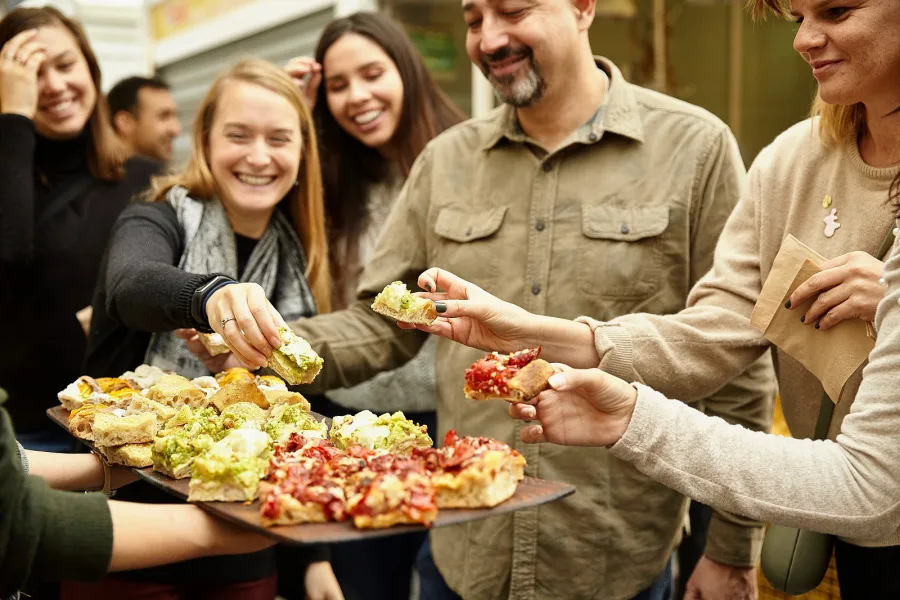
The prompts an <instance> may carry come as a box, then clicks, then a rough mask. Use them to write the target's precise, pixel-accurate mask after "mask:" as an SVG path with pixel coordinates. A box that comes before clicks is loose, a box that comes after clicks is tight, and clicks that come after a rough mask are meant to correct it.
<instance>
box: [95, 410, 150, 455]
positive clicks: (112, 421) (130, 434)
mask: <svg viewBox="0 0 900 600" xmlns="http://www.w3.org/2000/svg"><path fill="white" fill-rule="evenodd" d="M91 429H92V433H93V436H94V442H95V443H96V444H97V445H98V446H122V445H124V444H146V443H149V442H152V441H153V438H154V436H156V432H157V431H158V429H159V423H158V422H157V420H156V414H155V413H152V412H149V413H139V414H128V413H127V412H126V411H125V410H123V409H121V408H113V409H104V410H101V411H98V412H97V413H96V414H95V415H94V423H93V425H92V428H91Z"/></svg>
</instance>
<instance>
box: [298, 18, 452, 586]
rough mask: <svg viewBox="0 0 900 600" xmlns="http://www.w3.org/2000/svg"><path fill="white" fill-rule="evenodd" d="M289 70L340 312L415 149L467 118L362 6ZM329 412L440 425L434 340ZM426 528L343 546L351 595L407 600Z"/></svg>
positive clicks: (390, 25)
mask: <svg viewBox="0 0 900 600" xmlns="http://www.w3.org/2000/svg"><path fill="white" fill-rule="evenodd" d="M287 69H288V72H289V73H290V74H291V75H292V76H293V77H294V78H295V81H297V83H298V84H299V85H300V86H301V89H303V91H304V92H305V93H306V96H307V98H308V99H309V102H310V104H312V105H313V106H314V109H313V115H314V117H315V121H316V125H317V127H318V129H319V142H320V148H321V151H320V155H321V157H322V165H323V181H324V186H325V210H326V216H327V219H328V244H329V252H330V255H331V268H332V273H333V275H334V282H335V287H334V289H335V295H334V305H335V308H337V309H340V308H345V307H347V306H348V305H350V304H352V303H353V302H354V301H355V298H356V296H355V292H356V285H357V283H358V282H359V278H360V275H361V273H362V270H363V268H364V267H365V264H366V263H367V262H368V260H369V258H370V256H371V254H372V252H373V250H374V248H375V242H376V241H377V238H378V234H379V232H380V231H381V228H382V225H383V223H384V221H385V220H386V219H387V216H388V214H389V212H390V210H391V207H392V206H393V204H394V200H395V199H396V197H397V194H398V193H399V192H400V189H401V188H402V186H403V183H404V181H405V180H406V177H407V176H408V175H409V171H410V169H411V168H412V165H413V163H414V162H415V160H416V157H417V156H418V155H419V153H420V152H421V151H422V150H423V149H424V148H425V146H426V144H428V142H430V141H431V140H432V139H433V138H434V137H435V136H437V135H438V134H440V133H441V132H442V131H444V130H445V129H447V128H449V127H452V126H453V125H455V124H457V123H459V122H461V121H463V120H464V119H465V116H464V115H463V113H462V112H461V111H460V110H459V109H458V108H457V107H456V106H455V105H454V104H453V103H452V102H451V101H450V99H449V98H448V97H447V96H446V94H444V92H442V91H441V90H440V88H438V86H437V84H436V83H435V82H434V80H433V79H432V77H431V75H430V74H429V73H428V70H427V68H426V66H425V61H424V60H423V59H422V56H421V55H420V54H419V52H418V51H417V50H416V48H415V47H414V46H413V44H412V42H411V41H410V39H409V37H408V36H407V35H406V34H405V33H404V31H403V29H402V27H401V26H400V25H399V24H398V23H397V22H396V21H394V20H393V19H391V18H390V17H388V16H386V15H383V14H378V13H368V12H361V13H356V14H352V15H349V16H347V17H343V18H340V19H336V20H334V21H332V22H331V23H329V24H328V26H327V27H326V28H325V30H324V31H323V32H322V36H321V38H320V39H319V44H318V46H317V48H316V53H315V58H308V57H301V58H297V59H294V60H292V61H291V63H290V64H289V65H288V67H287ZM327 397H328V399H329V400H330V401H331V403H332V404H331V405H330V406H328V405H326V406H324V407H323V406H321V405H320V407H319V410H322V411H324V412H327V413H331V414H343V413H346V412H347V411H348V409H350V410H353V411H358V410H364V409H369V410H372V411H373V412H376V413H380V412H385V411H396V410H403V411H404V412H405V414H406V416H407V417H409V418H411V419H412V420H414V421H416V422H419V423H424V424H425V425H427V426H428V430H429V432H430V433H431V434H432V435H434V432H435V431H436V429H437V419H436V417H435V412H434V407H435V390H434V345H433V344H427V345H426V346H425V347H423V349H422V350H421V351H420V352H419V354H418V355H417V356H416V357H415V358H414V359H413V360H411V361H410V362H409V363H407V364H406V365H405V366H403V367H402V368H400V369H397V370H395V371H391V372H388V373H382V374H380V375H378V376H377V377H375V378H374V379H372V380H370V381H368V382H365V383H363V384H361V385H358V386H355V387H353V388H349V389H340V390H333V391H330V392H328V394H327ZM424 539H425V536H424V535H422V534H408V535H404V536H394V537H392V538H388V539H385V540H379V541H375V542H366V543H358V544H349V545H342V546H338V547H335V548H333V549H332V564H333V565H334V569H335V572H336V574H337V576H338V579H339V580H340V582H341V587H342V589H343V591H344V594H345V595H346V596H347V597H348V598H386V599H387V598H406V597H408V596H409V582H410V577H411V573H412V564H413V561H414V558H415V554H416V552H417V550H418V548H419V546H420V545H421V544H422V542H423V541H424Z"/></svg>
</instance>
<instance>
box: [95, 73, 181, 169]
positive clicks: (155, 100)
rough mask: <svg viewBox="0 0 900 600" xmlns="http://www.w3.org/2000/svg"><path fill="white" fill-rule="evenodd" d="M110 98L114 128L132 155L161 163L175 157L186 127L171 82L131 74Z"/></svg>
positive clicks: (117, 85)
mask: <svg viewBox="0 0 900 600" xmlns="http://www.w3.org/2000/svg"><path fill="white" fill-rule="evenodd" d="M107 101H108V102H109V114H110V118H111V119H112V126H113V129H115V130H116V133H117V134H118V136H119V138H120V139H121V140H122V141H123V142H124V143H125V145H126V147H127V148H128V150H129V152H130V153H131V154H137V155H140V156H146V157H147V158H151V159H153V160H157V161H159V162H161V163H167V162H169V161H170V160H171V159H172V144H173V142H174V140H175V138H176V137H178V136H179V135H181V131H182V129H181V122H180V121H179V120H178V110H177V109H178V107H177V106H176V104H175V99H174V98H173V97H172V92H171V88H170V87H169V86H168V84H166V83H165V82H164V81H162V80H160V79H157V78H147V77H137V76H135V77H128V78H127V79H123V80H122V81H120V82H119V83H117V84H116V85H115V86H113V88H112V89H111V90H110V91H109V94H107Z"/></svg>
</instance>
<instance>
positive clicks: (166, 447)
mask: <svg viewBox="0 0 900 600" xmlns="http://www.w3.org/2000/svg"><path fill="white" fill-rule="evenodd" d="M214 443H215V440H214V439H213V437H212V436H211V435H209V434H207V433H203V432H202V431H201V430H200V427H199V425H195V426H193V427H190V428H188V427H185V428H181V429H173V430H171V432H170V433H169V434H168V435H164V436H157V437H156V439H155V440H154V441H153V447H152V448H151V457H152V459H153V470H154V471H159V472H160V473H162V474H164V475H168V476H169V477H171V478H172V479H185V478H187V477H190V476H191V468H192V467H193V463H194V458H196V457H197V456H199V455H200V454H201V453H202V452H203V451H204V450H206V449H208V448H210V447H211V446H212V445H213V444H214Z"/></svg>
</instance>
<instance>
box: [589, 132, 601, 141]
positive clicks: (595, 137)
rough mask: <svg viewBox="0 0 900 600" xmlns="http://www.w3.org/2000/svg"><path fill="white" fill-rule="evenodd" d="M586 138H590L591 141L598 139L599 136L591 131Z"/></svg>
mask: <svg viewBox="0 0 900 600" xmlns="http://www.w3.org/2000/svg"><path fill="white" fill-rule="evenodd" d="M588 139H589V140H591V141H592V142H596V141H597V140H598V139H599V136H598V135H597V134H596V133H592V134H591V135H589V136H588Z"/></svg>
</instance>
